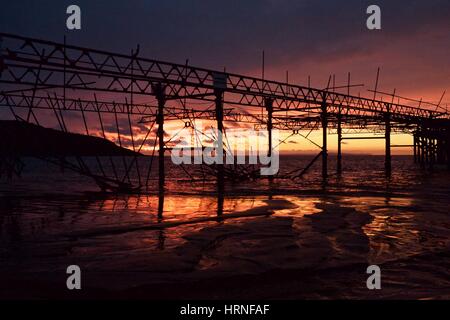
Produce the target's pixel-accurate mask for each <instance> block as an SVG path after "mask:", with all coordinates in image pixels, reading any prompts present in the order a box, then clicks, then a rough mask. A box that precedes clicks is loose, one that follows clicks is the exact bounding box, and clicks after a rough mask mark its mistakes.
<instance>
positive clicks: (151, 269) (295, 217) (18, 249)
mask: <svg viewBox="0 0 450 320" xmlns="http://www.w3.org/2000/svg"><path fill="white" fill-rule="evenodd" d="M312 157H313V156H285V157H282V159H281V162H280V168H281V174H283V175H284V174H285V173H286V172H290V171H292V170H294V169H297V168H303V167H305V166H306V165H307V164H308V162H309V161H310V160H311V158H312ZM330 160H331V161H330V169H329V171H330V177H329V179H328V180H327V182H326V184H324V181H323V180H322V178H321V169H320V162H318V164H317V165H315V166H314V167H312V169H311V171H310V172H309V173H308V174H307V175H305V176H304V178H303V179H297V180H291V179H280V180H275V181H274V182H273V183H269V181H268V180H258V181H251V182H236V183H227V185H226V190H227V192H226V194H225V196H224V197H223V199H222V198H221V197H218V196H217V194H216V192H215V181H214V178H213V177H211V179H208V180H207V181H206V182H195V183H191V182H189V181H188V179H187V178H188V174H187V173H186V172H184V171H183V170H181V169H180V168H174V167H172V166H171V164H170V163H169V162H168V164H167V165H168V167H169V168H168V175H167V192H166V193H165V196H164V198H163V199H162V198H160V197H158V195H157V193H156V192H154V190H155V185H156V176H155V175H154V174H152V175H151V180H150V192H149V193H148V194H141V195H133V194H129V195H112V194H101V193H98V192H97V191H98V188H97V186H96V185H95V184H94V183H92V181H90V179H89V178H85V177H81V176H79V175H78V174H74V173H71V172H68V171H65V172H62V171H61V170H60V169H59V168H57V167H54V166H51V165H48V164H45V163H42V162H39V161H35V160H31V159H28V160H26V161H25V164H26V167H25V169H24V172H23V177H22V179H14V180H13V181H9V182H7V181H4V180H3V181H2V182H1V185H0V190H1V195H2V196H1V198H0V240H1V242H0V274H2V275H3V276H5V277H8V278H9V279H16V280H15V281H19V280H18V279H21V280H20V281H24V283H27V282H28V281H31V283H32V282H33V281H36V280H35V279H36V277H38V278H39V279H46V281H47V280H48V281H49V282H51V283H57V282H58V281H59V279H60V278H64V277H65V269H66V267H67V266H68V265H70V264H77V265H79V266H80V267H81V268H82V270H83V274H84V276H85V277H86V279H87V280H86V281H89V282H88V283H89V286H92V287H95V288H103V289H105V290H129V289H130V288H133V287H136V286H144V285H149V286H152V285H161V284H163V285H167V286H170V285H174V284H175V285H177V286H182V284H183V283H189V282H190V281H199V280H208V279H209V280H211V281H218V279H230V280H229V281H231V282H232V280H231V279H234V278H233V277H236V276H242V275H251V276H256V277H257V276H260V275H264V274H267V273H269V274H271V273H275V274H274V275H273V278H274V279H275V278H276V279H278V280H277V284H276V285H269V286H268V287H266V288H265V289H264V290H262V289H260V288H259V287H258V288H256V287H250V288H248V287H246V289H245V290H247V291H245V290H244V289H243V288H242V287H240V285H239V282H238V283H236V288H235V291H233V290H231V291H230V290H229V291H227V292H228V293H227V294H225V293H223V292H220V290H219V291H218V292H217V296H218V297H219V296H220V297H223V296H225V297H228V298H240V297H242V296H243V295H244V296H246V297H250V298H252V297H253V298H261V297H262V298H283V297H285V298H299V297H300V298H408V297H411V298H441V297H450V272H449V270H450V261H449V258H450V250H449V249H450V246H449V244H450V215H449V208H450V183H449V181H450V180H449V178H450V174H449V172H448V171H446V170H445V169H444V168H436V169H435V170H433V171H423V170H420V169H419V168H418V167H417V165H415V164H414V163H413V161H412V157H408V156H396V157H394V158H393V173H392V176H391V177H386V176H385V174H384V171H383V167H384V158H383V157H378V156H346V157H345V158H344V172H343V174H342V176H340V177H339V176H337V175H336V174H334V172H335V164H334V162H333V161H332V160H333V159H332V158H331V159H330ZM88 161H93V159H91V160H88ZM142 161H144V160H142ZM145 165H146V163H145V161H144V163H143V164H142V166H143V167H145ZM186 170H187V171H188V172H189V174H192V175H194V176H195V175H199V174H200V173H198V172H197V173H196V171H198V170H197V168H194V167H186ZM153 172H156V171H153ZM369 264H378V265H380V266H381V268H382V274H383V290H381V291H380V292H376V293H373V292H369V291H368V290H367V289H366V286H365V279H366V274H365V268H366V267H367V265H369ZM294 271H295V272H298V273H295V275H292V276H289V280H287V279H284V278H283V276H282V275H283V273H284V272H294ZM277 272H278V273H277ZM286 274H287V273H286ZM24 279H25V280H24ZM30 279H33V280H30ZM20 281H19V283H20ZM296 281H297V282H296ZM42 282H45V281H44V280H42ZM301 284H303V285H301ZM22 286H26V285H25V284H23V285H22ZM252 288H253V289H252ZM24 290H25V288H21V285H18V287H16V289H15V291H14V294H15V295H17V296H27V294H28V295H29V296H31V297H36V296H38V297H39V296H40V295H42V294H43V293H42V292H37V293H36V292H35V293H30V291H26V292H28V293H27V294H25V293H24V292H25V291H24ZM180 290H181V289H180ZM217 290H218V289H217ZM44 291H45V290H44ZM0 292H1V294H0V296H2V297H8V295H9V294H11V288H10V284H8V285H4V286H3V287H2V286H0ZM8 292H9V293H8ZM182 292H183V291H182V290H181V291H179V293H177V292H173V291H172V293H171V294H172V296H176V297H183V294H182ZM198 294H199V297H202V295H201V292H200V293H198ZM143 297H146V295H145V294H144V295H143ZM206 297H207V298H209V297H210V296H206ZM185 298H189V296H186V297H185Z"/></svg>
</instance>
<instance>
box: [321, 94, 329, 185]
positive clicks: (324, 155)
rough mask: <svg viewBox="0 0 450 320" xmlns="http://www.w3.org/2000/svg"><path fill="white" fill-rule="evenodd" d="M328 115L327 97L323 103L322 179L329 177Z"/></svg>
mask: <svg viewBox="0 0 450 320" xmlns="http://www.w3.org/2000/svg"><path fill="white" fill-rule="evenodd" d="M327 129H328V113H327V101H326V97H324V98H323V102H322V130H323V131H322V177H323V179H324V180H325V179H326V178H327V177H328V146H327Z"/></svg>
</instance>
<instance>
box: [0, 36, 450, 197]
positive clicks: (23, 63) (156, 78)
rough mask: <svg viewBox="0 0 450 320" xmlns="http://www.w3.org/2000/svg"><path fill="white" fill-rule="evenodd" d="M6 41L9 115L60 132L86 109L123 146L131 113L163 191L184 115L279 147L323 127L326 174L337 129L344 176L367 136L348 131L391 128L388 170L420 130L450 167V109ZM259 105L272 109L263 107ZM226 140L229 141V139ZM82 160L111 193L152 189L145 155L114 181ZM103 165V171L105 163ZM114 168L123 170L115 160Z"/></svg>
mask: <svg viewBox="0 0 450 320" xmlns="http://www.w3.org/2000/svg"><path fill="white" fill-rule="evenodd" d="M0 37H1V48H0V50H1V51H0V52H1V56H0V73H1V76H0V84H1V86H2V87H1V89H0V106H2V107H3V109H2V112H3V113H2V116H4V114H5V112H4V110H6V111H8V110H9V112H10V115H11V114H12V115H13V116H14V119H16V120H21V121H26V122H34V123H35V124H38V125H39V121H38V119H37V118H38V117H37V116H36V113H37V112H51V113H52V114H53V116H54V119H56V120H57V122H58V124H59V126H60V128H61V130H63V131H67V126H66V124H65V123H64V115H65V114H66V115H67V114H68V113H70V112H72V113H76V114H78V115H81V117H82V119H83V122H84V127H85V132H84V134H87V135H90V134H91V133H90V131H89V128H88V127H89V125H88V122H89V121H88V120H86V119H87V118H88V116H86V114H94V115H96V116H97V117H98V123H100V127H101V130H100V132H101V133H102V134H101V137H102V138H104V139H109V137H108V132H105V128H104V127H105V125H104V123H105V122H108V121H112V122H113V123H114V122H115V124H116V130H115V131H116V134H117V140H116V141H115V142H116V143H118V144H120V145H121V144H122V143H121V136H122V137H123V136H124V134H123V132H120V127H121V125H120V122H121V121H119V120H118V117H122V118H124V119H125V122H127V123H128V126H129V128H128V132H129V134H128V136H130V137H129V138H130V139H131V146H132V149H133V150H134V151H136V152H137V153H139V151H140V150H141V148H142V147H144V146H145V145H146V144H147V143H148V141H149V140H150V139H151V137H153V136H155V135H156V137H155V139H153V140H154V141H153V153H155V150H156V149H157V150H158V155H159V157H158V158H159V161H158V176H159V187H160V189H164V183H165V180H164V179H165V178H164V177H165V171H164V170H165V168H164V166H165V165H164V155H165V153H164V152H165V150H167V149H168V148H169V144H168V142H169V141H168V140H172V138H171V139H166V137H165V136H164V134H165V131H164V126H165V124H167V122H168V121H175V120H177V121H178V120H179V121H182V122H183V123H184V125H185V127H192V124H193V122H194V121H195V119H205V120H214V122H215V126H216V129H217V130H218V131H219V132H222V131H223V129H224V123H226V122H234V123H245V124H248V125H253V126H256V127H259V128H265V129H266V130H267V131H268V136H269V139H268V144H269V146H270V147H269V150H270V151H269V152H271V150H272V147H273V144H272V138H271V132H272V129H273V128H277V129H281V130H290V131H292V132H294V133H297V134H300V135H301V133H300V132H301V131H302V130H322V131H323V135H322V140H323V141H322V145H321V146H320V153H319V155H318V156H317V157H316V158H314V161H315V160H316V159H318V158H320V157H321V158H322V169H323V170H322V171H323V177H324V178H326V176H327V174H328V168H327V163H328V150H327V139H328V133H329V132H335V133H337V135H338V158H337V160H338V166H337V170H338V172H341V171H342V164H341V159H342V149H341V142H342V140H344V139H350V138H351V139H354V138H364V137H344V134H345V133H346V132H356V131H358V130H364V131H369V132H377V133H383V134H384V135H383V136H382V138H383V139H384V140H385V141H386V172H387V173H390V171H391V151H390V150H391V147H392V146H391V142H390V136H391V133H392V132H402V133H405V132H406V133H410V134H413V135H414V137H415V138H414V141H415V142H414V154H415V159H416V160H417V161H419V162H421V163H423V164H424V165H425V163H429V164H430V165H433V164H435V163H447V164H448V165H449V167H450V156H449V145H450V143H449V132H450V130H449V122H450V117H449V114H447V113H446V112H440V111H437V109H436V110H432V109H431V108H427V107H415V106H412V105H411V104H410V103H409V104H407V103H403V104H402V103H400V101H398V102H394V96H393V97H392V101H383V100H378V99H375V97H374V98H373V99H370V98H366V97H360V96H353V95H350V94H348V93H347V94H343V93H339V92H335V91H334V89H333V90H332V89H329V90H324V89H316V88H311V87H304V86H299V85H294V84H288V83H282V82H277V81H270V80H265V79H259V78H255V77H249V76H243V75H238V74H232V73H226V72H219V71H214V70H208V69H204V68H197V67H193V66H190V65H187V64H184V65H183V64H175V63H169V62H163V61H157V60H152V59H146V58H142V57H140V56H139V49H137V50H135V51H132V52H131V54H128V55H127V54H118V53H112V52H107V51H101V50H96V49H90V48H83V47H78V46H73V45H67V44H66V43H65V42H64V43H58V42H52V41H44V40H38V39H31V38H27V37H22V36H17V35H11V34H5V33H0ZM349 85H350V84H349ZM148 100H151V101H150V102H149V101H148ZM399 100H400V99H399ZM192 106H194V107H192ZM419 106H421V105H420V104H419ZM255 109H260V110H264V111H265V113H264V114H261V113H259V112H254V110H255ZM18 110H22V111H21V112H19V111H18ZM136 124H148V125H149V126H150V127H146V128H145V131H146V135H145V138H144V139H143V141H141V143H140V145H138V144H137V143H135V142H136V141H134V134H133V125H136ZM154 127H155V129H156V131H155V132H153V131H152V130H153V128H154ZM217 139H221V138H220V135H218V136H217ZM157 145H158V147H157V148H156V146H157ZM219 145H223V141H219ZM49 161H50V160H49ZM52 161H56V160H52ZM58 161H59V162H61V161H63V160H61V159H59V160H58ZM64 161H67V160H64ZM77 162H78V164H76V165H74V164H69V163H65V165H66V166H69V167H70V166H72V167H73V169H74V170H76V171H79V172H80V173H82V174H86V175H89V176H91V177H93V178H94V179H95V180H96V181H97V183H98V184H99V185H100V186H102V188H103V189H112V190H141V188H142V186H143V185H146V184H147V185H148V179H147V181H146V182H144V181H142V180H141V177H142V176H143V175H145V174H144V173H143V172H141V171H140V169H139V166H138V165H137V164H138V163H139V157H138V156H136V157H135V160H133V161H132V163H131V164H129V163H125V165H124V167H125V173H123V174H124V176H123V178H122V179H118V178H117V177H118V174H116V175H115V176H116V177H115V178H111V177H108V178H105V177H104V175H96V174H93V173H92V172H91V171H90V169H89V168H88V166H86V165H85V164H83V160H82V159H78V161H77ZM98 162H99V167H101V164H100V163H101V161H100V160H99V161H98ZM111 166H112V167H113V169H114V167H115V164H114V161H111ZM133 166H134V167H135V169H136V173H137V177H138V180H139V181H138V183H137V184H136V183H132V182H131V179H130V176H129V171H130V170H134V169H131V168H132V167H133ZM150 166H151V165H150ZM308 167H309V166H308ZM224 170H225V168H223V167H222V166H220V165H219V166H216V168H215V172H216V173H217V177H218V181H219V184H218V185H219V186H221V185H222V184H223V180H224V172H225V171H224ZM113 171H115V170H113ZM148 172H150V168H149V169H148ZM148 175H149V174H148V173H147V177H148ZM220 188H221V187H220ZM222 191H223V190H222V189H220V190H219V192H222Z"/></svg>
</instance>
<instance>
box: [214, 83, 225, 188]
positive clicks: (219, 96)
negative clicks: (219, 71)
mask: <svg viewBox="0 0 450 320" xmlns="http://www.w3.org/2000/svg"><path fill="white" fill-rule="evenodd" d="M214 95H215V96H216V98H215V104H216V121H217V152H218V154H219V156H220V159H219V161H220V163H218V164H217V192H218V193H219V195H220V194H223V192H224V179H225V177H224V164H223V162H224V157H223V155H224V153H223V90H220V89H215V90H214Z"/></svg>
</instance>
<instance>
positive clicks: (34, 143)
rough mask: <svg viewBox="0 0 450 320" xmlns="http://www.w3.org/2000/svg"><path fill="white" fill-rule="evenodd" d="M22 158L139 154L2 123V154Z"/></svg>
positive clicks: (109, 144) (34, 127) (89, 138)
mask: <svg viewBox="0 0 450 320" xmlns="http://www.w3.org/2000/svg"><path fill="white" fill-rule="evenodd" d="M8 154H9V155H11V154H12V155H19V156H95V155H97V156H109V155H111V156H118V155H125V156H131V155H135V154H137V153H135V152H133V151H131V150H128V149H126V148H121V147H119V146H117V145H116V144H114V143H113V142H111V141H109V140H106V139H103V138H98V137H92V136H87V135H82V134H76V133H65V132H62V131H58V130H55V129H49V128H44V127H41V126H38V125H35V124H31V123H26V122H23V121H15V120H0V155H8Z"/></svg>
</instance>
